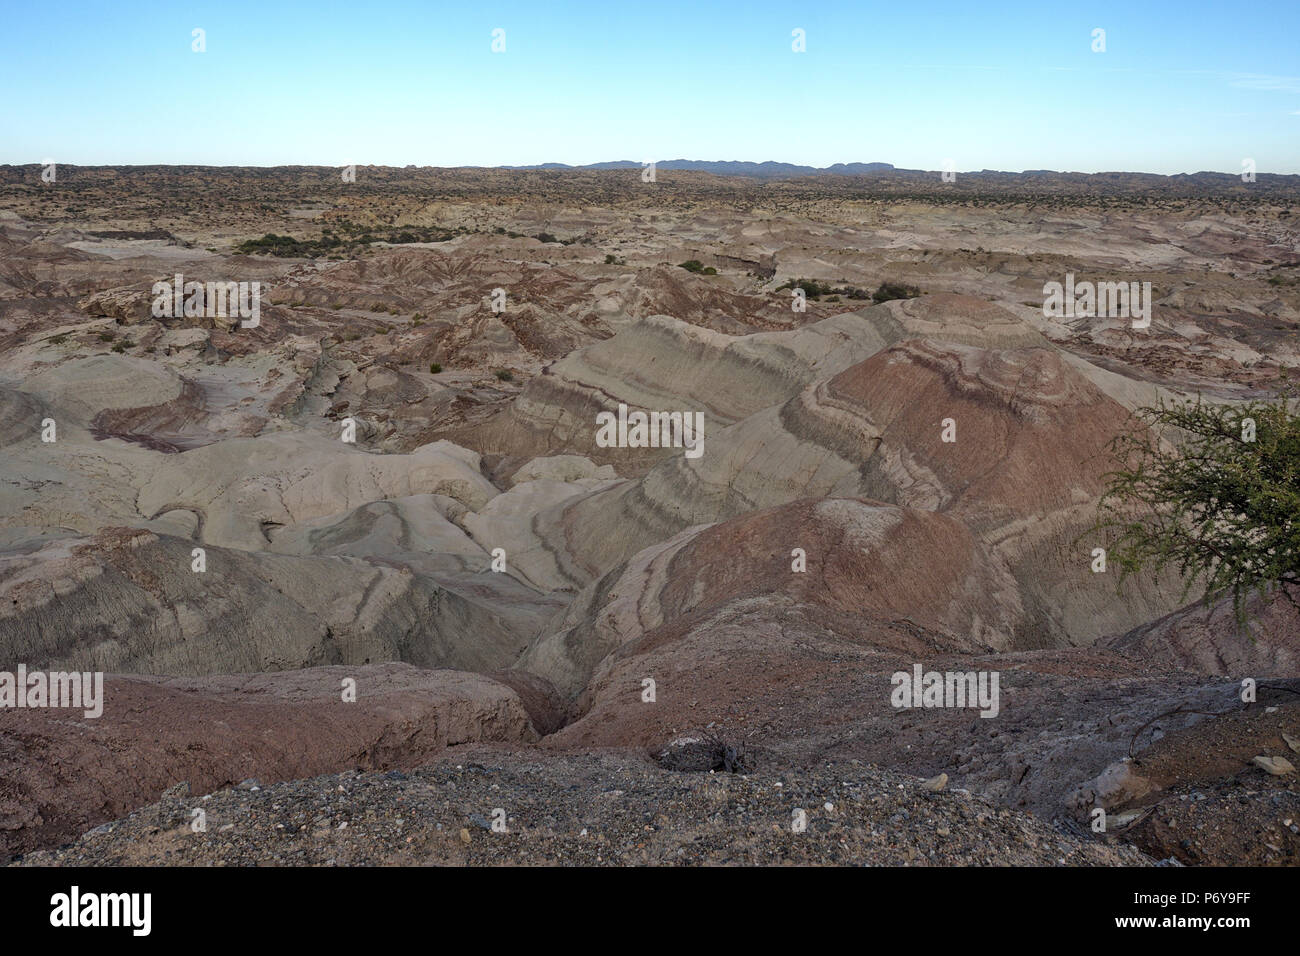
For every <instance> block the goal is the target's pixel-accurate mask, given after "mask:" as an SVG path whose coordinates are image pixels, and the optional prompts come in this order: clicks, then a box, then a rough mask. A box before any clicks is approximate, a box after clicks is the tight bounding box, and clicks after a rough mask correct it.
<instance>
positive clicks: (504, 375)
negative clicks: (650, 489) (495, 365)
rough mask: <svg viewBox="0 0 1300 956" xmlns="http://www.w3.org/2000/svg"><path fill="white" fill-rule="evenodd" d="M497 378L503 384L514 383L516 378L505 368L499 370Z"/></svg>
mask: <svg viewBox="0 0 1300 956" xmlns="http://www.w3.org/2000/svg"><path fill="white" fill-rule="evenodd" d="M496 376H497V378H499V379H500V380H501V381H503V382H512V381H514V378H515V376H514V374H513V373H511V372H510V370H509V369H504V368H499V369H497V372H496Z"/></svg>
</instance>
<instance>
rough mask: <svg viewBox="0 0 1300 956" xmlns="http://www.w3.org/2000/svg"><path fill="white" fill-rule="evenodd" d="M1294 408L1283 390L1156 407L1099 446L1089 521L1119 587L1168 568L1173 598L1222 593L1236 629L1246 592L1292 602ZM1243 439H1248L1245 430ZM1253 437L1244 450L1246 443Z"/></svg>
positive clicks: (1297, 489) (1298, 483) (1298, 550)
mask: <svg viewBox="0 0 1300 956" xmlns="http://www.w3.org/2000/svg"><path fill="white" fill-rule="evenodd" d="M1296 409H1300V401H1298V400H1297V390H1296V389H1295V388H1294V387H1293V386H1289V387H1287V388H1285V389H1284V390H1283V394H1282V396H1281V397H1280V398H1278V399H1276V400H1273V401H1254V402H1250V403H1248V404H1245V405H1218V404H1207V403H1204V402H1203V401H1202V400H1201V399H1200V397H1199V396H1198V397H1197V399H1196V400H1195V401H1194V402H1177V401H1175V402H1171V403H1166V402H1165V401H1164V400H1163V399H1162V400H1160V401H1159V402H1158V403H1157V404H1156V405H1155V406H1148V407H1145V408H1140V409H1138V410H1137V411H1136V412H1135V413H1134V414H1135V416H1136V419H1137V427H1134V428H1131V429H1129V430H1128V431H1125V432H1123V433H1121V434H1120V435H1119V437H1117V438H1116V439H1114V441H1112V443H1111V451H1112V454H1113V455H1114V457H1115V460H1116V461H1117V463H1118V467H1117V469H1116V470H1115V471H1113V472H1111V473H1109V474H1108V475H1107V476H1106V478H1107V485H1106V491H1105V494H1104V495H1103V496H1102V499H1101V502H1100V505H1099V511H1098V522H1097V524H1096V525H1095V526H1094V528H1093V530H1094V531H1097V530H1103V531H1105V532H1106V543H1107V552H1108V555H1109V557H1110V560H1111V561H1112V562H1114V563H1115V564H1117V565H1118V566H1119V568H1120V581H1121V582H1123V580H1124V579H1125V578H1126V577H1128V576H1129V575H1131V574H1134V573H1137V572H1141V571H1159V570H1161V569H1163V568H1165V567H1169V566H1173V567H1176V568H1177V569H1178V572H1179V574H1181V575H1182V576H1183V578H1184V581H1185V584H1184V589H1183V598H1184V599H1186V598H1187V595H1188V594H1189V593H1190V590H1191V588H1192V587H1193V585H1194V584H1196V583H1197V582H1198V581H1199V582H1203V583H1204V585H1205V589H1206V590H1205V599H1206V601H1209V600H1212V599H1214V598H1216V597H1219V596H1221V595H1225V594H1231V595H1232V602H1233V608H1234V610H1235V611H1236V614H1237V618H1238V620H1239V621H1244V612H1245V601H1246V598H1247V597H1249V596H1250V594H1251V593H1252V592H1255V593H1259V594H1261V595H1267V594H1269V593H1271V592H1272V591H1274V590H1281V592H1282V594H1283V595H1284V596H1285V597H1287V598H1288V599H1290V600H1291V601H1292V603H1297V604H1300V600H1298V599H1300V520H1297V516H1300V413H1297V411H1296ZM1252 429H1253V430H1252ZM1251 439H1253V440H1251Z"/></svg>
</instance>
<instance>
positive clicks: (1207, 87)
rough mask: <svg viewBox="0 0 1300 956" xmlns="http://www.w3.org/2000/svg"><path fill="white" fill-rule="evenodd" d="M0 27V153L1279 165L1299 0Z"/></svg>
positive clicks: (266, 12) (658, 4)
mask: <svg viewBox="0 0 1300 956" xmlns="http://www.w3.org/2000/svg"><path fill="white" fill-rule="evenodd" d="M0 19H2V20H3V26H0V63H3V64H4V71H5V76H6V78H7V80H8V82H7V83H6V88H5V90H4V93H3V95H2V96H0V163H35V162H41V161H43V160H45V159H47V158H49V159H53V160H55V161H56V162H60V163H75V164H119V163H193V164H205V165H277V164H289V163H298V164H321V165H345V164H348V163H358V164H365V163H376V164H384V165H395V166H404V165H407V164H408V163H414V164H416V165H431V166H457V165H524V164H531V163H542V162H567V163H573V164H580V163H590V162H599V161H603V160H614V159H628V160H634V161H637V162H640V161H643V160H650V159H658V160H667V159H678V158H686V159H708V160H716V159H744V160H754V161H761V160H779V161H784V162H793V163H804V164H808V165H815V166H824V165H829V164H831V163H835V162H853V161H860V162H872V161H880V162H890V163H894V164H895V165H897V166H904V167H912V168H922V169H939V168H941V166H942V164H943V162H944V160H946V159H952V160H953V162H954V164H955V168H956V169H958V170H976V169H983V168H989V169H1005V170H1011V171H1019V170H1022V169H1062V170H1079V171H1083V172H1095V171H1099V170H1139V171H1148V172H1159V173H1175V172H1195V171H1198V170H1207V169H1209V170H1220V171H1223V172H1240V170H1241V162H1242V159H1243V158H1245V157H1250V158H1253V159H1254V160H1255V161H1256V163H1257V165H1258V169H1259V171H1260V172H1276V173H1300V0H1264V2H1251V0H1247V2H1242V3H1231V2H1222V0H1216V2H1207V0H1127V2H1117V3H1111V2H1088V3H1078V2H1053V0H1032V2H1009V3H1003V4H998V5H996V6H987V7H986V6H984V5H982V4H979V3H972V2H947V0H914V2H899V0H887V2H876V0H870V2H867V0H857V2H843V3H841V2H836V0H818V2H814V3H780V2H770V0H750V2H726V3H722V2H712V3H711V2H707V0H695V2H677V0H654V2H650V3H644V2H637V0H604V2H599V3H596V2H590V3H589V2H576V0H527V2H522V3H494V2H473V3H469V2H461V3H438V2H432V0H426V2H380V0H375V2H369V3H366V2H347V3H342V2H328V0H326V2H313V3H277V2H274V0H262V2H246V0H219V2H211V3H209V2H194V3H177V2H172V3H161V2H133V0H118V2H113V0H108V2H89V0H67V2H64V3H60V4H42V3H33V2H20V0H7V2H6V3H5V8H4V13H3V17H2V18H0ZM195 28H201V29H203V30H204V31H205V39H206V52H204V53H195V52H193V51H192V49H191V45H192V43H193V39H192V33H191V31H192V30H194V29H195ZM496 28H501V29H504V30H505V44H506V49H505V52H503V53H493V52H492V50H491V44H492V35H491V34H492V31H493V30H494V29H496ZM796 28H799V29H802V30H804V31H805V33H806V38H807V40H806V42H807V52H805V53H794V52H793V51H792V50H791V43H792V38H791V31H792V30H794V29H796ZM1095 28H1103V29H1104V30H1105V31H1106V38H1105V39H1106V51H1105V52H1104V53H1094V52H1093V51H1092V43H1093V40H1092V31H1093V30H1094V29H1095Z"/></svg>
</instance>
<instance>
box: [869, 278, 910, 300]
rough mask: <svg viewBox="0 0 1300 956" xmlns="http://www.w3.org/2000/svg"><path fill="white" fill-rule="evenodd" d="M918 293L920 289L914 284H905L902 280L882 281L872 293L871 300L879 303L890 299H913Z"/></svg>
mask: <svg viewBox="0 0 1300 956" xmlns="http://www.w3.org/2000/svg"><path fill="white" fill-rule="evenodd" d="M920 294H921V290H920V289H918V288H917V287H916V286H914V285H907V284H905V283H902V282H882V283H880V288H878V289H876V291H875V292H873V293H872V295H871V301H872V302H875V303H877V304H879V303H881V302H889V301H890V300H892V299H915V298H916V297H917V296H918V295H920Z"/></svg>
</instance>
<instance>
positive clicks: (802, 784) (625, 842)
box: [21, 751, 1150, 866]
mask: <svg viewBox="0 0 1300 956" xmlns="http://www.w3.org/2000/svg"><path fill="white" fill-rule="evenodd" d="M453 759H454V760H455V761H456V762H455V763H453V762H452V760H451V759H448V760H443V761H439V762H437V763H435V764H434V765H432V766H430V767H427V768H421V769H419V770H415V771H412V772H407V773H404V772H402V771H397V770H394V771H389V772H388V773H355V772H352V773H343V774H331V775H327V776H322V777H315V778H312V779H310V780H299V781H294V782H290V783H281V784H275V785H270V786H265V787H263V786H261V785H260V784H259V783H258V782H257V781H255V780H248V781H245V782H243V783H241V784H240V785H239V786H238V787H236V788H233V789H227V790H221V791H218V792H216V793H212V794H204V795H201V796H200V795H190V794H189V793H187V792H186V790H187V789H188V788H187V787H186V785H184V784H182V785H180V786H178V787H175V788H173V789H172V790H171V791H169V793H168V794H166V795H164V798H163V799H162V800H161V801H159V802H157V803H155V804H152V805H151V806H148V807H144V808H143V809H141V810H139V811H137V812H135V813H132V814H131V815H130V816H128V817H127V818H125V819H124V820H120V821H117V822H114V823H109V824H105V825H104V826H101V827H98V828H97V829H95V830H94V831H92V832H90V833H88V834H86V835H85V836H84V837H82V838H81V839H80V840H78V841H77V842H76V843H74V844H72V845H71V846H69V847H66V848H63V849H59V850H52V851H41V852H37V853H32V854H30V855H28V856H27V857H25V858H24V859H23V860H22V861H21V863H22V865H30V866H43V865H67V864H93V865H97V866H103V865H111V866H115V865H128V866H137V865H146V866H157V865H174V866H209V865H219V866H232V865H233V866H248V865H282V866H301V865H325V866H355V865H398V866H421V865H464V864H467V865H507V864H509V865H518V864H526V865H527V864H540V865H556V864H564V865H582V866H602V865H603V866H618V865H624V864H659V865H676V864H782V863H790V864H810V863H820V864H841V865H843V864H855V865H859V864H865V865H871V866H905V865H939V866H943V865H961V866H982V865H1031V866H1058V865H1059V866H1120V865H1129V866H1133V865H1145V864H1147V863H1149V862H1150V860H1149V858H1148V857H1145V856H1143V855H1142V854H1141V853H1139V852H1138V851H1136V850H1134V849H1133V848H1131V847H1126V846H1121V845H1107V844H1104V843H1098V842H1094V841H1093V840H1091V839H1089V838H1086V837H1079V836H1073V835H1068V834H1065V833H1062V832H1061V831H1059V830H1056V829H1054V828H1053V827H1050V826H1048V825H1046V824H1044V823H1042V822H1040V821H1038V820H1036V819H1034V818H1033V817H1032V816H1029V815H1027V814H1024V813H1020V812H1017V811H1013V810H1008V809H1006V808H1004V807H998V806H996V805H995V804H993V803H992V802H990V801H988V800H986V799H981V798H980V797H978V796H974V795H972V794H971V793H969V792H967V791H964V790H938V791H936V790H933V789H930V787H934V786H936V785H937V784H935V783H931V784H930V785H929V787H927V784H926V782H924V781H921V780H918V779H916V778H914V777H908V776H906V775H903V774H898V773H891V772H888V771H883V770H879V769H877V768H873V767H867V766H865V765H861V764H857V763H856V762H854V763H851V764H828V765H826V766H825V767H817V768H810V769H807V770H800V771H795V772H790V773H781V774H773V773H756V774H753V775H749V776H743V775H737V774H730V773H725V772H723V773H682V772H674V771H670V770H664V769H661V768H659V767H656V766H654V765H652V764H650V763H648V762H647V761H645V760H638V759H637V758H636V757H634V756H630V755H617V754H605V755H588V756H571V757H565V758H562V759H560V758H555V757H550V758H546V759H539V758H538V757H537V756H536V755H530V754H527V753H518V754H511V755H501V754H498V753H493V752H491V751H472V752H468V753H465V754H463V755H457V756H456V757H455V758H453ZM196 808H201V809H202V810H203V811H204V813H205V815H206V820H205V825H206V828H207V829H206V832H194V830H193V824H194V820H195V817H194V816H193V813H194V810H195V809H196ZM497 808H500V809H501V810H502V811H504V814H503V815H502V814H496V818H497V819H501V820H503V821H504V832H498V831H496V830H494V829H493V821H494V811H496V810H497ZM798 810H803V811H804V818H805V821H806V826H805V827H804V828H803V829H802V830H801V831H799V832H796V829H795V828H796V826H797V825H798V824H797V823H796V822H795V821H796V819H797V813H796V811H798ZM498 829H499V827H498Z"/></svg>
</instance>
